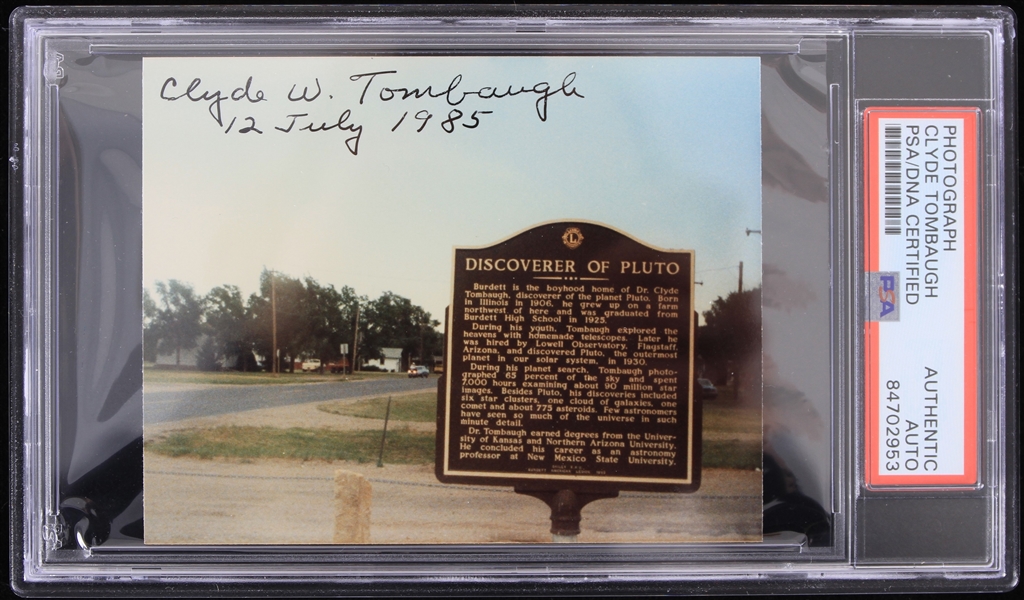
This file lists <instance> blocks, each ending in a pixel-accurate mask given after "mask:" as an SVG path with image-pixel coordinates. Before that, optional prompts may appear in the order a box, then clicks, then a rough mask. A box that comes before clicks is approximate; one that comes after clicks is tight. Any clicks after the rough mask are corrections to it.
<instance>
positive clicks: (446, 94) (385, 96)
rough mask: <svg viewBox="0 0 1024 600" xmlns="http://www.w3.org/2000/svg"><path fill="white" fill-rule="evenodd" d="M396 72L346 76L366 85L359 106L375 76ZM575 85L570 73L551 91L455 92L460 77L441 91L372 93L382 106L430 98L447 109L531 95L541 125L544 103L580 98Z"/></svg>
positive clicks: (541, 86) (543, 85) (546, 86)
mask: <svg viewBox="0 0 1024 600" xmlns="http://www.w3.org/2000/svg"><path fill="white" fill-rule="evenodd" d="M397 73H398V71H374V72H371V73H357V74H355V75H351V76H349V80H351V81H360V80H362V79H365V80H366V85H364V86H363V92H362V93H361V94H360V95H359V104H363V103H364V101H365V99H366V94H367V93H368V92H369V91H370V86H371V85H373V82H374V80H375V79H376V78H377V76H378V75H385V76H386V75H396V74H397ZM575 81H576V72H575V71H573V72H571V73H569V74H568V75H566V76H565V77H564V78H563V79H562V84H561V85H560V86H558V87H557V88H554V89H552V87H551V84H550V83H548V82H547V81H541V82H539V83H536V84H534V85H533V86H532V87H528V86H519V87H518V88H517V87H516V86H514V85H508V86H500V85H499V86H497V87H488V86H485V87H481V88H479V89H476V90H459V89H458V88H459V86H460V85H461V84H462V74H461V73H460V74H458V75H456V76H455V77H453V78H452V80H451V82H450V83H449V84H448V86H447V87H446V88H444V89H442V90H438V91H435V90H434V88H433V86H430V85H428V86H427V87H425V88H422V89H421V88H407V87H386V86H381V87H380V88H379V90H376V93H377V98H378V99H380V100H381V101H382V102H389V101H391V100H394V99H396V98H397V99H399V100H408V99H409V98H416V99H420V98H423V97H424V96H427V97H430V98H444V100H445V102H447V103H448V105H449V106H458V105H460V104H462V102H463V101H464V100H465V99H466V98H467V97H469V96H476V97H478V98H480V99H481V100H500V99H503V98H511V97H513V96H518V95H520V94H535V95H537V101H536V108H537V117H538V118H539V119H540V120H541V121H547V119H548V99H549V98H551V97H553V96H557V95H558V94H562V95H563V96H565V97H566V98H571V97H573V96H575V97H577V98H584V96H583V94H581V93H579V91H578V90H577V89H576V87H575V86H574V85H573V82H575Z"/></svg>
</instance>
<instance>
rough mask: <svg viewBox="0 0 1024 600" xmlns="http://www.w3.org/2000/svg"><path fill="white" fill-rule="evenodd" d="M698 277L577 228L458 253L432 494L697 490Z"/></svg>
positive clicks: (612, 237)
mask: <svg viewBox="0 0 1024 600" xmlns="http://www.w3.org/2000/svg"><path fill="white" fill-rule="evenodd" d="M693 273H694V253H693V252H692V251H688V250H683V251H677V250H662V249H658V248H654V247H651V246H648V245H646V244H644V243H641V242H639V241H637V240H635V239H633V238H631V237H629V236H627V235H625V234H623V233H621V232H619V231H616V230H614V229H611V228H609V227H605V226H603V225H598V224H596V223H589V222H581V221H564V222H554V223H545V224H542V225H539V226H536V227H534V228H532V229H529V230H527V231H524V232H522V233H519V234H517V235H515V236H513V237H511V238H509V239H506V240H504V241H502V242H499V243H497V244H495V245H493V246H488V247H485V248H456V249H455V257H454V277H453V281H454V285H453V289H452V300H451V307H450V313H449V325H448V334H447V338H448V339H447V349H446V354H447V356H446V359H445V360H446V365H447V372H446V374H445V377H446V379H445V381H443V382H442V384H441V386H442V389H441V390H440V392H439V394H438V438H437V439H438V441H437V444H438V447H437V476H438V479H440V480H441V481H444V482H452V483H454V482H463V483H466V482H472V483H486V484H497V485H516V484H530V485H537V486H542V487H547V486H550V487H552V488H558V487H576V488H578V489H583V488H586V489H601V488H604V489H619V490H621V489H634V490H660V491H693V490H695V489H696V488H697V487H698V486H699V484H700V403H699V401H696V399H695V397H694V393H693V339H694V327H695V323H694V307H693V280H694V278H693Z"/></svg>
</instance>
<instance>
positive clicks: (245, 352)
mask: <svg viewBox="0 0 1024 600" xmlns="http://www.w3.org/2000/svg"><path fill="white" fill-rule="evenodd" d="M203 305H204V314H205V320H204V325H205V330H206V333H207V335H208V336H209V337H210V342H211V346H210V352H212V353H213V355H214V356H213V362H214V363H216V362H217V361H218V359H219V358H225V359H226V358H227V357H229V356H236V357H238V360H237V363H236V364H235V368H237V369H240V370H242V371H247V370H248V369H249V367H250V366H254V365H252V363H253V362H254V361H253V360H252V348H253V339H252V338H253V335H252V329H253V327H252V323H251V321H252V319H251V314H250V313H249V311H247V310H246V307H245V303H244V302H243V301H242V292H241V290H239V289H238V286H234V285H222V286H218V287H215V288H213V289H212V290H210V292H209V293H208V294H206V297H205V298H204V300H203Z"/></svg>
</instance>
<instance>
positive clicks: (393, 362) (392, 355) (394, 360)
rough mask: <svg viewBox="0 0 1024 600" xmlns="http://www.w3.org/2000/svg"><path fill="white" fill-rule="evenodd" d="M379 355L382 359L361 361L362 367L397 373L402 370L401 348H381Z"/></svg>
mask: <svg viewBox="0 0 1024 600" xmlns="http://www.w3.org/2000/svg"><path fill="white" fill-rule="evenodd" d="M380 352H381V354H383V355H384V358H379V359H378V358H373V359H370V360H366V359H364V360H363V366H367V367H371V366H372V367H377V368H378V369H380V370H381V371H390V372H392V373H397V372H399V371H401V370H402V349H401V348H381V349H380Z"/></svg>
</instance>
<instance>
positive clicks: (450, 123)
mask: <svg viewBox="0 0 1024 600" xmlns="http://www.w3.org/2000/svg"><path fill="white" fill-rule="evenodd" d="M397 76H398V71H395V70H384V71H372V72H367V73H356V74H354V75H351V76H349V78H348V79H349V80H350V81H352V82H353V83H357V84H361V86H362V89H361V90H360V91H359V105H364V104H366V103H367V102H368V101H374V100H376V101H379V102H382V103H388V102H393V101H399V102H402V101H407V100H413V101H423V100H437V99H443V101H444V102H445V104H447V105H448V106H449V107H456V106H460V105H462V104H463V103H465V102H467V101H473V100H479V101H490V102H493V101H500V100H507V99H511V98H515V97H517V96H527V97H533V98H535V101H534V108H535V110H536V112H537V118H539V119H540V121H541V122H546V121H547V119H548V104H549V101H550V100H551V99H552V98H555V97H565V98H580V99H583V98H584V96H583V94H581V93H580V92H579V90H577V88H576V86H575V81H576V72H575V71H573V72H570V73H568V74H567V75H566V76H565V77H564V78H563V79H562V82H561V84H559V85H552V84H551V83H549V82H547V81H541V82H538V83H535V84H533V85H511V84H510V85H497V86H482V87H473V86H469V85H466V84H464V83H463V75H462V74H461V73H460V74H457V75H455V76H454V77H452V79H451V80H450V81H449V82H448V83H447V84H446V85H444V86H438V87H435V86H434V85H428V86H426V87H401V86H397V85H392V84H390V82H392V81H394V80H395V79H394V78H395V77H397ZM253 79H254V77H253V76H249V77H248V79H246V82H245V84H244V85H241V86H238V87H236V88H234V89H233V90H231V91H230V92H226V91H223V90H220V89H210V87H211V86H204V84H203V81H202V79H201V78H199V77H195V78H193V79H192V80H191V81H190V82H189V83H188V85H187V86H184V88H182V86H181V85H180V84H179V83H178V80H177V79H176V78H175V77H168V78H167V79H166V80H164V82H163V85H162V86H161V87H160V98H161V99H162V100H165V101H168V102H177V101H179V100H185V101H188V102H193V103H204V104H206V107H207V111H208V112H209V114H210V116H211V117H212V118H213V120H214V121H215V122H216V123H217V125H218V127H220V128H222V129H223V130H224V133H231V132H232V131H235V132H236V133H240V134H250V133H252V134H257V135H262V134H263V133H264V130H263V129H261V128H260V127H259V126H258V125H257V123H256V117H255V116H253V115H248V116H235V117H232V118H231V120H230V121H229V122H228V123H227V125H226V126H225V120H226V119H225V116H224V112H225V105H226V104H227V103H234V104H239V105H242V106H244V105H247V104H248V105H255V104H259V103H262V102H268V101H270V98H269V97H268V95H267V93H266V92H265V91H264V90H263V89H260V88H259V87H258V86H255V85H254V84H253ZM385 82H387V83H389V85H385ZM298 89H299V84H298V83H294V84H292V85H291V89H290V90H289V91H288V93H287V94H282V96H283V97H284V98H285V99H286V100H287V101H288V102H289V103H296V102H301V103H303V104H306V105H309V104H310V103H314V102H317V101H319V103H320V104H324V103H325V102H329V101H331V100H333V99H334V95H333V94H330V93H327V97H326V99H322V98H323V95H324V93H325V90H324V87H323V86H322V85H321V83H320V79H319V78H314V82H313V85H312V86H310V85H308V84H307V85H304V86H302V91H301V92H299V91H298ZM413 110H415V108H414V109H413ZM467 110H468V109H467ZM409 112H410V111H409V110H406V111H405V112H404V113H403V114H402V115H401V117H400V118H399V119H398V121H397V122H396V123H395V125H394V126H393V127H391V131H392V132H395V131H397V130H398V128H399V126H400V125H401V124H402V123H403V122H404V121H405V119H406V117H407V116H408V115H409ZM494 112H495V111H494V110H474V111H472V114H470V116H469V117H467V118H466V119H465V120H461V121H460V119H462V118H463V117H464V116H465V114H466V113H464V112H463V111H462V110H460V109H458V108H452V109H451V110H450V111H449V112H448V118H446V119H443V120H442V121H440V124H441V129H442V130H443V131H444V132H445V133H454V131H455V125H456V123H460V124H461V126H462V129H476V128H477V127H479V125H480V123H481V120H480V118H481V117H482V116H484V115H491V114H494ZM334 114H337V115H339V116H338V118H337V119H333V117H332V119H333V120H327V121H325V120H323V119H319V118H313V117H310V112H290V113H289V114H287V115H285V116H284V117H283V119H281V122H280V123H281V124H280V125H275V126H274V127H273V129H274V130H275V131H279V132H282V133H291V132H293V131H306V132H309V133H320V132H326V131H337V132H346V133H348V134H350V135H349V136H348V137H346V138H345V145H346V147H347V148H348V151H349V152H350V153H351V154H352V155H353V156H356V155H358V154H359V142H360V140H361V139H362V134H363V125H361V124H358V123H357V122H356V115H355V114H354V112H353V110H352V109H350V108H345V109H343V110H342V111H340V112H335V113H334ZM433 116H434V115H433V114H432V113H431V112H430V111H429V110H426V109H423V110H419V111H418V112H416V113H415V115H414V118H415V119H416V120H419V121H420V126H419V128H418V129H416V132H417V133H418V132H422V131H423V130H424V128H425V127H426V126H427V123H428V122H429V121H430V119H431V118H432V117H433ZM491 118H493V117H488V119H491ZM239 119H241V121H242V122H243V123H244V125H243V126H240V127H238V128H237V129H236V128H235V127H234V126H235V123H236V122H238V121H239Z"/></svg>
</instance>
